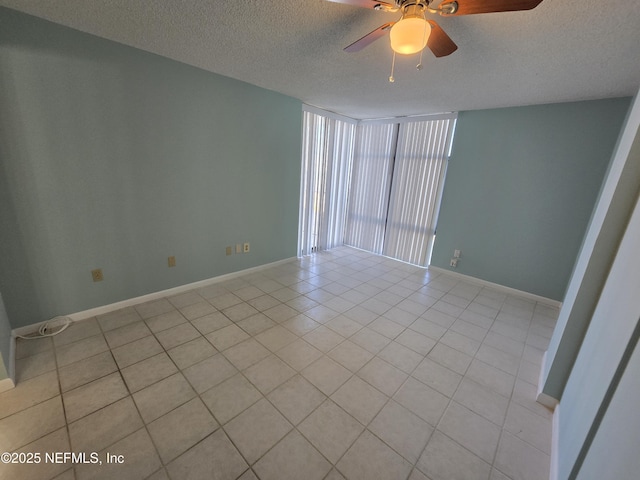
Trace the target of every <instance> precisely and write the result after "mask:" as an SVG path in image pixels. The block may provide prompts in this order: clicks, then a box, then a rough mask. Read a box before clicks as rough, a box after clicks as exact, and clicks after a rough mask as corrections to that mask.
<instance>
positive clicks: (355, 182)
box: [344, 124, 397, 253]
mask: <svg viewBox="0 0 640 480" xmlns="http://www.w3.org/2000/svg"><path fill="white" fill-rule="evenodd" d="M396 135H397V125H394V124H382V125H358V129H357V134H356V146H355V152H354V158H353V173H352V182H351V196H350V198H349V207H348V220H347V228H346V231H345V237H344V243H345V244H346V245H351V246H353V247H357V248H361V249H363V250H368V251H370V252H374V253H382V247H383V242H384V231H385V222H386V218H387V208H388V201H389V187H390V184H391V172H392V166H393V156H394V153H395V146H396Z"/></svg>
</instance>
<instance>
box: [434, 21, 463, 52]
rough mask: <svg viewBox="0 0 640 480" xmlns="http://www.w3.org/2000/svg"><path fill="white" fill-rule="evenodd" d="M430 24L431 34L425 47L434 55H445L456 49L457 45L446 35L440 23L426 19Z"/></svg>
mask: <svg viewBox="0 0 640 480" xmlns="http://www.w3.org/2000/svg"><path fill="white" fill-rule="evenodd" d="M427 21H428V22H429V25H431V34H430V35H429V40H428V41H427V47H429V50H431V51H432V52H433V54H434V55H435V56H436V57H446V56H447V55H451V54H452V53H453V52H455V51H456V50H457V49H458V46H457V45H456V44H455V43H453V40H451V38H450V37H449V35H447V34H446V33H445V32H444V30H442V28H440V25H438V24H437V23H436V22H434V21H433V20H427Z"/></svg>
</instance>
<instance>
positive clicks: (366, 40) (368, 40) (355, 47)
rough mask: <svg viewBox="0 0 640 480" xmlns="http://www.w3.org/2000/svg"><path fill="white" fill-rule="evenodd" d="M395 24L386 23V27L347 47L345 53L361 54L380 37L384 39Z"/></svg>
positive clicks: (381, 27) (379, 28) (377, 29)
mask: <svg viewBox="0 0 640 480" xmlns="http://www.w3.org/2000/svg"><path fill="white" fill-rule="evenodd" d="M393 24H394V22H389V23H385V24H384V25H382V26H380V27H378V28H376V29H375V30H374V31H373V32H371V33H367V34H366V35H365V36H364V37H362V38H361V39H360V40H356V41H355V42H353V43H352V44H351V45H349V46H348V47H345V48H344V51H345V52H349V53H353V52H359V51H360V50H362V49H363V48H364V47H368V46H369V45H371V44H372V43H373V42H375V41H376V40H378V39H379V38H380V37H384V36H385V35H386V34H387V32H388V31H389V30H390V29H391V27H392V26H393Z"/></svg>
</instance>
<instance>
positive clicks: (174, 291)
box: [12, 257, 297, 358]
mask: <svg viewBox="0 0 640 480" xmlns="http://www.w3.org/2000/svg"><path fill="white" fill-rule="evenodd" d="M293 260H297V257H291V258H285V259H284V260H278V261H275V262H272V263H267V264H265V265H259V266H257V267H251V268H247V269H244V270H239V271H237V272H232V273H227V274H224V275H219V276H217V277H212V278H207V279H205V280H200V281H198V282H193V283H188V284H186V285H180V286H178V287H173V288H169V289H167V290H161V291H159V292H153V293H148V294H146V295H142V296H140V297H134V298H129V299H127V300H122V301H120V302H116V303H111V304H109V305H102V306H100V307H95V308H90V309H88V310H83V311H81V312H76V313H70V314H68V315H64V316H66V317H69V318H70V319H71V320H72V321H74V322H78V321H80V320H86V319H87V318H91V317H95V316H97V315H103V314H105V313H109V312H113V311H114V310H120V309H121V308H125V307H131V306H133V305H138V304H140V303H145V302H150V301H152V300H158V299H160V298H163V297H168V296H172V295H178V294H180V293H184V292H188V291H189V290H193V289H196V288H202V287H208V286H209V285H213V284H215V283H219V282H223V281H225V280H230V279H232V278H237V277H241V276H243V275H247V274H250V273H255V272H259V271H261V270H265V269H267V268H271V267H276V266H278V265H282V264H284V263H289V262H291V261H293ZM47 321H49V320H47ZM47 321H44V322H39V323H33V324H31V325H26V326H24V327H18V328H14V329H13V330H12V334H13V337H16V336H18V335H29V334H31V333H35V332H37V331H38V329H39V328H40V327H41V326H42V325H44V324H45V323H47ZM12 358H13V355H12Z"/></svg>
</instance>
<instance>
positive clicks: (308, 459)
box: [0, 247, 558, 480]
mask: <svg viewBox="0 0 640 480" xmlns="http://www.w3.org/2000/svg"><path fill="white" fill-rule="evenodd" d="M557 313H558V312H557V310H556V309H554V308H552V307H549V306H547V305H544V304H541V303H536V302H533V301H530V300H527V299H524V298H520V297H517V296H511V295H505V294H504V293H501V292H500V291H497V290H494V289H491V288H486V287H481V286H477V285H474V284H471V283H465V282H462V281H459V280H457V279H455V278H453V277H451V276H449V275H446V274H437V273H434V272H430V271H427V270H424V269H420V268H417V267H413V266H410V265H407V264H404V263H400V262H397V261H394V260H390V259H388V258H384V257H380V256H376V255H372V254H368V253H365V252H362V251H359V250H355V249H351V248H347V247H342V248H338V249H334V250H331V251H329V252H324V253H321V254H317V255H315V256H312V257H307V258H304V259H300V260H297V261H292V262H289V263H285V264H281V265H279V266H276V267H271V268H268V269H264V270H261V271H259V272H257V273H251V274H247V275H244V276H241V277H238V278H235V279H232V280H228V281H224V282H221V283H216V284H213V285H211V286H208V287H205V288H201V289H198V290H195V291H191V292H188V293H184V294H181V295H176V296H173V297H169V298H164V299H161V300H156V301H152V302H148V303H145V304H140V305H136V306H135V307H129V308H125V309H123V310H120V311H116V312H112V313H108V314H105V315H102V316H99V317H97V318H92V319H88V320H85V321H82V322H78V323H76V324H74V325H73V326H72V327H70V328H69V329H67V330H66V331H65V332H63V333H62V334H61V335H59V336H56V337H53V338H49V339H44V340H33V341H19V342H18V344H17V352H16V353H17V355H16V357H17V376H18V386H17V387H16V388H15V389H13V390H11V391H8V392H5V393H3V394H0V452H4V451H9V452H36V453H40V455H41V462H40V463H38V464H30V465H7V464H0V479H51V478H56V479H60V480H62V479H77V480H84V479H98V478H104V479H112V478H118V479H145V478H149V479H154V480H159V479H166V478H171V479H173V480H183V479H210V478H214V479H236V478H240V479H243V480H249V479H255V478H260V479H276V480H285V479H304V480H314V479H342V478H345V479H350V480H357V479H365V480H374V479H381V480H393V479H410V480H424V479H431V480H452V479H460V480H475V479H478V480H480V479H483V480H486V479H492V480H504V479H512V480H538V479H541V480H546V479H547V478H548V472H549V461H550V443H551V412H550V411H549V410H547V409H546V408H544V407H543V406H541V405H540V404H538V403H536V402H535V401H534V397H535V392H536V385H535V384H536V382H537V376H538V371H539V367H540V362H541V359H542V355H543V351H544V349H545V348H546V347H547V343H548V340H549V338H550V336H551V332H552V329H553V327H554V324H555V319H556V318H557ZM66 451H73V452H87V454H89V453H90V452H98V455H99V457H98V458H99V459H100V460H102V461H103V464H102V465H94V464H75V465H74V464H72V463H70V462H66V463H65V462H61V463H49V462H46V461H45V460H46V458H45V453H46V452H66ZM107 452H109V454H112V455H113V454H116V455H123V456H124V463H123V464H117V463H110V464H107V463H106V457H105V455H106V453H107ZM87 458H90V457H87Z"/></svg>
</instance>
